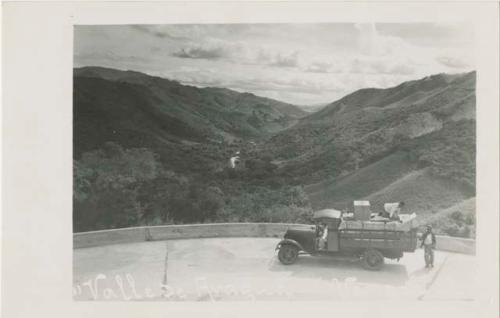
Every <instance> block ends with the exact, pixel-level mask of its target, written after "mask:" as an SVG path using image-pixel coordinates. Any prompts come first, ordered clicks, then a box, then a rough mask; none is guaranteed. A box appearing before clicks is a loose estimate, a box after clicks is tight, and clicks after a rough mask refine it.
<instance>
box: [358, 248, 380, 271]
mask: <svg viewBox="0 0 500 318" xmlns="http://www.w3.org/2000/svg"><path fill="white" fill-rule="evenodd" d="M383 265H384V255H382V253H380V251H377V250H375V249H369V250H366V251H365V252H364V254H363V267H364V268H366V269H369V270H372V271H378V270H380V269H381V268H382V266H383Z"/></svg>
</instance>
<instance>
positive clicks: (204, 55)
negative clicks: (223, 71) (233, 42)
mask: <svg viewBox="0 0 500 318" xmlns="http://www.w3.org/2000/svg"><path fill="white" fill-rule="evenodd" d="M172 55H173V56H175V57H180V58H186V59H207V60H216V59H220V58H223V57H226V56H227V54H226V53H225V52H224V50H223V49H222V48H220V47H215V48H203V47H189V48H182V49H180V50H179V51H177V52H174V53H172Z"/></svg>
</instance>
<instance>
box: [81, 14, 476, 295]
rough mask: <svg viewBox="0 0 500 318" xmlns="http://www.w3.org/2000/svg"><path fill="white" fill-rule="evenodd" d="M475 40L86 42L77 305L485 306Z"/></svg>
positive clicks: (201, 28) (161, 34)
mask: <svg viewBox="0 0 500 318" xmlns="http://www.w3.org/2000/svg"><path fill="white" fill-rule="evenodd" d="M473 44H474V34H473V32H471V28H470V26H469V25H467V24H460V23H455V24H453V23H449V24H445V23H442V24H440V23H309V24H207V25H202V24H187V25H180V24H178V25H77V26H75V27H74V70H73V72H74V73H73V74H74V75H73V178H74V180H73V191H74V192H73V231H74V233H75V241H74V243H75V245H74V260H73V261H74V267H73V269H74V277H73V279H74V281H73V282H74V286H73V293H74V295H73V296H74V299H75V300H158V301H160V300H171V301H172V300H173V301H182V300H189V301H229V300H332V301H334V300H339V299H346V300H347V299H349V300H353V299H354V300H416V299H418V300H471V301H472V300H474V294H475V289H474V277H475V276H474V275H473V273H474V271H475V268H476V267H475V264H476V261H475V257H474V253H475V241H474V238H475V233H476V228H475V224H476V209H475V193H476V191H475V190H476V188H475V175H476V174H475V164H476V161H475V155H476V151H475V149H476V140H475V135H476V134H475V131H476V92H475V84H476V71H475V59H474V45H473Z"/></svg>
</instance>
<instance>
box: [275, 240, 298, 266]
mask: <svg viewBox="0 0 500 318" xmlns="http://www.w3.org/2000/svg"><path fill="white" fill-rule="evenodd" d="M298 256H299V249H298V248H297V247H296V246H293V245H291V244H285V245H282V246H281V248H280V251H279V252H278V259H279V260H280V262H281V263H282V264H285V265H290V264H293V263H295V261H296V260H297V257H298Z"/></svg>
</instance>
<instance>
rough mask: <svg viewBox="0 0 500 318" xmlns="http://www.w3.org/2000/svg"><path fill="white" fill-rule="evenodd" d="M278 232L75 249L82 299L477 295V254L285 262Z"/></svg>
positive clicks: (433, 297) (78, 292)
mask: <svg viewBox="0 0 500 318" xmlns="http://www.w3.org/2000/svg"><path fill="white" fill-rule="evenodd" d="M278 242H279V239H277V238H208V239H182V240H169V241H155V242H140V243H131V244H116V245H107V246H99V247H88V248H80V249H75V250H74V256H73V257H74V265H73V266H74V267H73V273H74V277H73V297H74V299H75V300H108V299H114V300H139V301H144V300H155V301H169V300H175V301H178V300H180V301H183V300H186V301H230V300H250V301H252V300H259V301H261V300H262V301H266V300H332V301H335V300H423V301H425V300H473V296H474V295H475V294H476V288H475V282H474V277H476V258H475V257H474V256H470V255H464V254H455V253H449V252H443V251H436V260H435V267H434V268H432V269H426V268H424V261H423V250H421V249H418V250H417V251H416V252H415V253H406V254H405V255H404V257H403V258H402V259H401V260H400V262H397V261H391V260H387V259H386V265H385V266H384V267H383V268H382V270H381V271H378V272H371V271H367V270H365V269H363V268H362V266H361V264H359V263H357V262H352V261H341V260H336V259H334V258H328V257H310V256H306V255H301V256H300V257H299V260H298V261H297V263H296V264H293V265H289V266H285V265H282V264H281V263H280V262H279V261H278V259H277V256H276V252H274V248H275V246H276V244H277V243H278Z"/></svg>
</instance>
